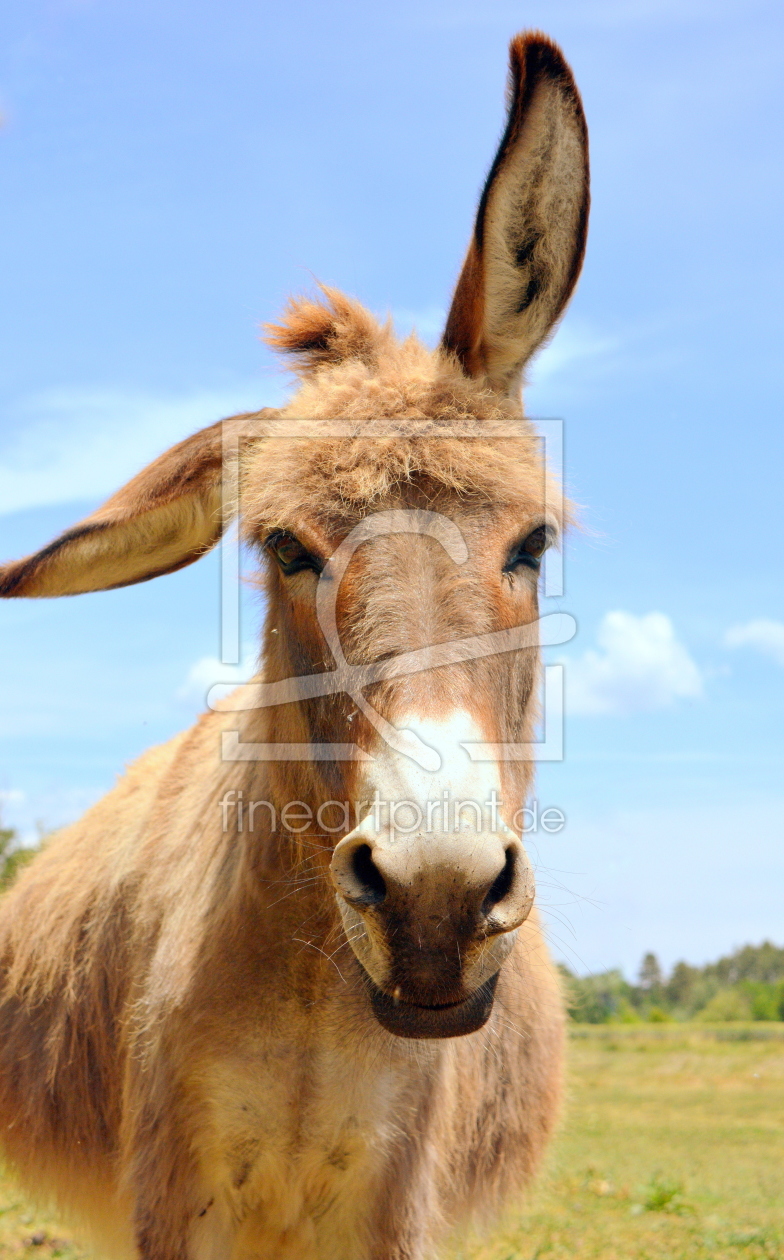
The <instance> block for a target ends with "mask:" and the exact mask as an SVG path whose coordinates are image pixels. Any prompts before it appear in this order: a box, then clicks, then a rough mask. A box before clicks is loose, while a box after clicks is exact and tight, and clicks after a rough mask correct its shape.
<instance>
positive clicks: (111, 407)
mask: <svg viewBox="0 0 784 1260" xmlns="http://www.w3.org/2000/svg"><path fill="white" fill-rule="evenodd" d="M261 392H262V391H261V390H260V388H259V387H258V385H247V386H244V387H242V388H237V389H234V390H226V391H224V392H221V391H218V390H214V391H210V390H201V391H198V392H195V393H193V394H188V395H181V396H179V397H178V396H175V395H172V396H170V397H168V398H166V397H155V396H154V395H148V394H141V393H124V392H121V391H117V390H104V391H101V390H90V389H84V390H75V389H60V390H49V391H48V392H46V393H42V394H37V395H34V396H32V397H28V398H26V399H22V400H20V401H19V402H18V403H17V404H16V405H15V406H14V407H13V408H12V412H11V419H10V423H9V424H7V425H6V426H5V432H4V434H2V435H0V514H5V513H9V512H17V511H20V510H21V509H23V508H33V507H43V506H46V505H49V504H53V503H70V502H74V501H75V500H77V499H98V498H103V497H105V496H106V495H108V494H111V493H112V492H113V491H114V490H116V489H117V488H118V486H121V485H122V484H123V482H124V481H127V480H128V478H129V477H132V476H134V475H135V473H137V472H138V471H139V469H140V468H142V467H143V466H144V465H145V464H146V463H149V461H150V460H151V459H154V458H155V456H156V455H159V454H160V453H161V452H162V451H164V450H166V448H167V447H168V446H171V445H172V443H173V442H178V441H181V440H182V438H185V437H187V436H188V435H189V434H190V433H193V432H194V431H195V430H196V429H199V428H202V427H203V426H204V425H207V424H211V423H212V422H213V421H215V420H220V419H221V418H222V417H223V416H228V415H231V414H232V413H234V412H237V411H242V410H249V409H252V408H256V407H261V406H264V405H266V402H265V400H264V399H262V398H260V397H259V395H260V394H261ZM265 392H266V393H267V394H270V393H272V392H273V387H272V386H271V385H266V387H265Z"/></svg>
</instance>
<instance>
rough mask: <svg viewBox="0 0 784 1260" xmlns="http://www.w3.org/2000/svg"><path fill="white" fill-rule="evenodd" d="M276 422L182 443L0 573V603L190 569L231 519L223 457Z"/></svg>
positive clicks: (221, 428) (225, 429)
mask: <svg viewBox="0 0 784 1260" xmlns="http://www.w3.org/2000/svg"><path fill="white" fill-rule="evenodd" d="M276 414H277V413H276V412H274V411H272V410H270V411H261V412H256V413H248V414H246V415H241V416H232V417H231V419H229V420H220V421H218V423H217V424H213V425H211V426H210V427H209V428H208V429H202V430H201V431H200V432H199V433H194V435H193V437H189V438H187V439H186V440H185V441H184V442H179V443H178V444H177V446H173V447H172V448H171V450H168V451H166V453H165V454H164V455H161V456H160V457H159V458H158V459H156V460H155V461H154V462H153V463H152V464H149V465H148V467H147V468H145V469H143V470H142V472H140V473H139V474H138V476H136V477H134V478H133V480H132V481H129V482H128V484H127V485H126V486H123V488H122V490H118V491H117V493H116V494H115V495H112V497H111V499H109V500H108V502H106V503H104V505H103V507H100V508H98V511H97V512H93V514H92V516H88V517H87V518H86V519H85V520H83V521H81V522H80V523H79V524H78V525H74V526H73V528H71V529H68V530H66V532H65V533H64V534H61V535H60V537H59V538H55V540H54V542H51V543H49V545H48V546H47V547H44V548H43V549H42V550H41V551H38V552H36V553H35V555H32V556H27V557H26V558H25V559H24V560H17V561H15V562H14V563H12V564H6V565H0V596H5V597H10V596H16V595H19V596H21V595H23V596H50V595H81V594H83V593H84V592H86V591H106V590H112V589H113V588H114V587H117V586H132V585H133V584H134V583H135V582H147V581H149V579H150V578H154V577H160V576H161V575H162V574H164V573H174V572H175V571H176V570H177V569H182V568H184V567H185V565H187V564H192V563H193V561H194V560H198V559H199V557H200V556H202V555H204V553H205V552H206V551H209V549H210V548H211V547H214V546H215V543H216V542H217V541H218V539H219V538H220V536H221V534H222V533H223V530H224V528H225V526H226V524H227V523H228V518H229V516H230V515H231V511H232V505H231V504H224V502H223V483H224V477H223V467H224V452H226V451H232V450H236V449H237V448H238V446H239V447H240V448H241V447H242V446H246V445H247V444H248V443H249V442H251V441H252V440H253V439H254V438H258V437H260V436H261V435H262V434H263V431H264V427H265V421H268V420H269V419H270V418H271V417H272V416H274V415H276ZM233 497H234V496H233V495H232V498H233Z"/></svg>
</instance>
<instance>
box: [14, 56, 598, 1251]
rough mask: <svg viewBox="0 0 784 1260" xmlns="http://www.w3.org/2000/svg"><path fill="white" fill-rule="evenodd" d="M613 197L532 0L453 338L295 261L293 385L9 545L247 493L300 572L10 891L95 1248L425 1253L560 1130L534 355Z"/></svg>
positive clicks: (245, 520) (196, 526) (40, 1149)
mask: <svg viewBox="0 0 784 1260" xmlns="http://www.w3.org/2000/svg"><path fill="white" fill-rule="evenodd" d="M587 214H588V174H587V140H586V128H585V121H584V116H583V111H582V106H581V102H580V98H579V95H578V92H577V89H576V87H575V84H574V81H573V78H572V75H571V72H570V70H569V68H568V66H567V65H566V63H565V61H564V59H563V56H562V54H561V52H560V51H559V49H558V48H557V47H556V46H555V45H554V44H552V43H551V42H550V41H549V40H548V39H547V38H546V37H544V36H542V35H540V34H538V33H526V34H522V35H518V36H517V37H516V38H515V39H514V40H513V41H512V44H511V71H510V85H509V111H508V119H507V122H506V127H505V131H504V134H503V138H502V140H501V143H500V148H499V149H498V152H497V154H496V156H495V159H494V161H493V164H492V167H491V169H490V174H489V176H488V179H487V182H486V184H485V187H484V191H483V192H482V195H481V199H480V202H479V209H478V214H477V218H476V224H475V228H474V233H473V237H472V239H471V243H470V246H469V250H468V255H467V258H466V260H465V263H464V265H463V269H462V272H461V274H460V277H459V280H458V283H457V288H456V292H455V295H454V300H453V302H452V307H451V310H450V312H449V316H448V319H447V323H446V328H445V331H444V334H443V339H442V341H441V343H440V345H439V347H438V348H437V349H436V350H435V351H434V352H431V351H430V350H429V349H427V348H426V347H425V346H424V345H423V344H422V343H421V342H420V341H419V340H418V339H417V338H416V336H414V335H412V336H410V337H409V338H408V339H406V340H403V341H399V340H397V339H396V338H395V336H394V334H393V332H392V329H391V327H390V326H389V324H387V325H381V324H379V323H378V322H377V321H376V320H375V319H374V318H373V317H372V316H371V315H370V314H369V313H368V312H367V311H366V310H365V309H364V308H363V307H362V306H360V305H359V304H358V303H357V302H356V301H354V300H353V299H349V298H347V297H345V296H343V295H341V294H340V293H338V292H335V291H333V290H327V289H323V290H321V292H320V293H319V294H317V296H316V297H313V298H307V299H306V298H302V299H297V300H292V302H291V303H290V305H289V307H288V308H287V310H286V312H285V314H284V316H283V318H282V320H281V322H280V323H279V324H277V325H272V326H270V328H269V329H268V337H269V341H270V342H271V343H272V345H273V346H275V347H276V348H277V349H278V350H279V351H280V352H282V354H284V355H286V356H288V361H289V362H290V363H293V364H294V365H295V368H296V371H297V373H298V374H299V385H298V388H297V391H296V393H295V394H294V396H293V397H292V399H291V401H290V403H289V404H288V405H287V406H285V407H283V408H282V409H279V410H274V411H273V410H264V411H261V412H258V413H254V414H248V415H243V416H235V417H232V418H231V419H229V420H227V421H224V422H222V423H218V424H216V425H213V426H212V427H210V428H207V429H204V430H203V431H201V432H199V433H197V434H196V435H195V436H193V437H191V438H189V439H187V440H186V441H184V442H181V443H180V444H179V445H177V446H175V447H173V448H172V449H171V450H169V451H167V452H166V453H165V454H164V455H162V456H161V457H160V458H159V459H157V460H156V461H155V462H154V463H152V464H151V465H149V467H147V468H146V469H145V470H144V471H142V472H141V473H140V474H139V475H138V476H137V477H135V478H134V479H133V480H132V481H130V482H129V483H128V484H127V485H126V486H125V487H124V488H123V489H121V490H120V491H118V493H117V494H115V495H114V496H113V497H112V498H111V499H109V500H108V502H107V503H106V504H105V505H104V506H103V507H101V508H99V509H98V510H97V511H96V512H95V513H93V515H92V516H89V517H88V518H87V519H86V520H84V521H83V522H81V523H80V524H77V525H76V526H74V527H73V528H72V529H70V530H68V531H66V532H65V533H64V534H62V535H61V536H60V537H59V538H57V539H56V540H55V541H53V542H52V543H50V544H49V545H48V546H47V547H44V548H43V550H41V551H39V552H37V553H36V554H35V555H32V556H29V557H27V558H26V559H23V560H20V561H17V562H15V563H9V564H7V565H5V566H4V567H2V568H0V594H2V595H4V596H6V597H49V596H55V595H74V594H78V593H80V592H83V591H98V590H107V589H110V588H114V587H120V586H125V585H129V584H132V583H135V582H142V581H146V580H148V579H149V578H153V577H158V576H160V575H162V574H166V573H172V572H174V571H175V570H177V569H179V568H181V567H182V566H184V565H187V564H191V563H192V562H193V561H195V560H197V559H198V558H199V556H201V555H203V554H204V552H206V551H207V550H208V549H209V548H210V547H212V546H213V545H214V544H215V543H216V542H217V540H218V538H219V536H220V534H221V532H222V530H223V529H224V527H225V526H226V523H227V520H228V519H229V518H230V516H231V515H232V512H233V511H234V510H235V507H236V511H237V512H238V514H239V518H240V521H241V529H242V534H243V537H244V538H245V539H246V540H247V542H248V543H249V544H250V545H251V546H252V547H254V548H256V549H257V552H258V554H259V557H260V565H261V571H262V574H263V578H262V580H263V583H264V587H265V591H266V622H265V628H264V634H263V644H262V649H261V662H262V666H261V668H260V671H259V674H258V676H257V678H256V679H255V681H254V682H253V683H252V684H249V685H248V686H246V687H244V688H241V689H240V690H239V692H238V693H235V695H234V696H233V697H229V698H228V699H227V700H224V701H223V702H222V703H217V702H216V704H215V705H214V706H213V707H212V709H211V711H210V712H208V713H207V714H205V715H204V716H203V717H202V718H201V719H200V720H199V721H198V722H197V724H196V725H195V726H194V727H193V728H192V729H191V730H190V731H188V732H187V733H185V734H182V735H179V736H177V737H176V738H175V739H173V740H171V742H169V743H168V744H166V745H164V746H162V747H159V748H153V749H152V750H150V751H149V752H147V753H146V754H145V755H144V756H143V757H142V758H141V759H140V760H139V761H138V762H137V763H136V764H135V765H133V766H132V767H131V768H130V769H129V770H128V772H127V773H126V774H125V776H124V778H122V779H121V780H120V781H119V783H118V785H117V786H116V787H115V788H114V790H113V791H111V792H110V793H109V795H108V796H106V797H105V798H104V799H103V800H102V801H100V802H99V803H98V804H97V805H96V806H95V807H94V808H93V809H91V810H90V811H89V812H88V813H87V814H86V815H85V817H84V818H83V819H82V820H81V821H80V822H79V823H77V824H75V825H73V826H70V827H67V828H66V829H64V830H63V831H62V832H60V833H59V834H58V835H57V837H56V838H54V839H53V840H52V841H51V842H50V843H49V844H48V845H47V846H46V847H45V849H44V850H43V851H42V852H41V854H40V855H39V856H38V857H36V859H35V860H34V861H33V862H32V864H31V865H30V866H29V867H28V868H27V869H26V870H25V871H24V872H23V874H22V875H21V877H20V878H19V880H18V882H17V883H16V884H15V885H14V887H13V888H12V889H11V891H10V892H9V893H8V894H7V895H6V897H5V899H4V900H3V902H2V906H1V908H0V1135H1V1136H2V1144H3V1148H4V1152H5V1157H6V1158H7V1160H8V1161H9V1164H10V1165H11V1166H13V1167H14V1168H15V1170H16V1172H17V1173H18V1175H19V1177H20V1178H21V1179H22V1181H23V1182H25V1183H26V1184H27V1185H28V1186H29V1187H30V1188H31V1190H32V1191H33V1192H35V1193H37V1194H44V1195H46V1196H51V1197H52V1198H53V1199H54V1200H55V1201H56V1202H57V1203H58V1205H59V1208H60V1210H61V1211H62V1212H63V1213H65V1214H66V1215H68V1214H70V1216H71V1217H72V1218H73V1219H74V1220H75V1221H77V1222H79V1223H80V1227H81V1228H82V1229H84V1230H85V1231H86V1235H87V1236H88V1237H89V1238H90V1240H91V1241H92V1244H93V1245H94V1246H95V1248H96V1249H97V1250H98V1252H99V1254H103V1255H106V1256H115V1257H118V1258H120V1257H122V1258H124V1260H125V1258H127V1257H132V1256H138V1257H141V1258H142V1260H223V1258H224V1257H225V1258H228V1257H230V1256H231V1257H235V1258H237V1260H240V1258H244V1257H259V1258H261V1257H264V1258H265V1260H266V1258H270V1260H273V1258H274V1260H424V1257H427V1256H431V1255H433V1254H434V1252H435V1250H436V1249H437V1248H438V1247H439V1246H440V1245H441V1244H442V1243H443V1241H444V1239H445V1238H446V1236H447V1234H448V1233H449V1231H451V1230H453V1229H454V1228H456V1227H458V1226H459V1225H460V1224H461V1223H462V1222H465V1221H466V1220H467V1219H468V1218H470V1217H471V1216H472V1215H473V1214H477V1213H478V1214H480V1215H481V1214H482V1213H488V1212H492V1211H494V1210H496V1209H498V1208H499V1207H500V1206H501V1205H502V1204H503V1203H504V1201H506V1200H508V1199H509V1197H510V1196H513V1195H515V1194H519V1193H520V1191H521V1189H522V1188H523V1187H524V1186H525V1185H526V1184H527V1183H528V1182H529V1181H530V1179H531V1177H532V1175H533V1174H534V1172H535V1170H536V1168H537V1166H538V1165H539V1163H540V1161H541V1158H542V1154H543V1151H544V1149H545V1147H546V1144H547V1141H548V1138H549V1136H550V1134H551V1133H552V1131H553V1128H554V1125H555V1123H556V1120H557V1115H558V1108H559V1095H560V1081H561V1063H562V1036H563V1014H562V1001H561V995H560V991H559V985H558V980H557V975H556V972H555V970H554V968H553V966H552V964H551V962H550V961H549V959H548V954H547V950H546V946H545V944H544V941H543V937H542V934H541V929H540V927H539V924H538V921H537V916H536V911H535V909H533V908H532V907H533V897H534V893H533V879H532V873H531V866H530V864H529V862H528V859H527V858H526V855H525V851H524V849H523V846H522V843H521V839H520V834H519V832H520V828H519V827H516V826H515V822H514V815H515V811H516V810H518V809H519V807H520V806H521V805H522V804H523V802H524V800H525V799H526V797H527V796H528V795H529V792H530V789H531V782H532V779H531V774H532V769H531V764H530V761H526V760H520V759H516V756H515V754H514V749H515V748H516V747H518V746H519V745H520V744H524V745H525V744H526V742H527V741H531V740H532V738H533V730H534V724H535V720H536V699H535V697H536V693H537V677H538V669H539V665H538V658H539V653H538V634H537V628H538V624H537V623H538V605H537V574H538V570H539V567H540V563H541V559H542V555H543V552H544V551H545V549H546V547H547V546H549V545H550V544H551V543H553V542H554V541H555V540H556V538H557V536H558V532H559V530H560V529H561V526H562V521H561V520H560V519H559V518H558V512H557V511H555V510H554V508H553V507H552V504H553V502H555V498H554V496H553V495H551V494H548V492H547V480H546V478H547V474H546V470H545V468H544V464H543V460H542V455H541V450H540V446H539V443H538V440H537V437H536V434H535V432H534V430H533V428H532V426H531V424H530V422H529V421H527V420H526V419H525V418H524V415H523V411H522V406H521V402H520V382H521V374H522V371H523V369H524V367H525V364H526V363H527V362H528V360H529V358H530V357H531V355H532V354H533V353H534V351H535V350H536V349H537V348H538V347H539V346H541V345H542V343H543V341H544V339H545V338H546V337H547V335H548V334H549V333H550V332H551V330H552V329H553V327H554V325H555V323H556V321H557V320H558V318H559V316H560V315H561V313H562V311H563V309H564V307H565V304H566V302H567V300H568V298H569V296H570V294H571V292H572V289H573V287H574V285H575V282H576V279H577V275H578V272H579V270H580V266H581V261H582V256H583V251H584V243H585V234H586V224H587ZM226 451H233V452H235V453H236V460H235V459H234V458H233V456H232V458H231V459H226V458H224V456H225V454H226ZM235 467H236V475H235V472H233V471H232V470H233V469H235ZM227 469H228V470H229V471H228V472H227ZM515 636H517V637H515ZM499 645H500V646H499ZM504 645H505V647H504ZM510 645H511V647H510ZM506 649H509V650H506ZM510 746H511V748H512V752H511V753H509V747H510ZM458 798H460V801H459V806H460V807H459V808H457V806H455V807H454V808H452V807H451V806H450V802H453V803H454V802H455V801H456V800H457V799H458ZM466 800H469V801H470V802H471V803H473V805H474V806H475V808H473V809H470V810H468V811H466V810H465V809H463V805H464V803H465V801H466ZM488 802H492V809H490V808H489V806H488ZM401 803H402V804H403V806H404V807H405V808H404V809H403V810H402V812H401V809H400V808H399V807H400V806H401ZM477 803H479V804H478V805H477ZM480 806H481V807H480ZM254 807H256V808H254ZM450 808H451V812H450ZM412 820H413V821H412Z"/></svg>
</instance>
